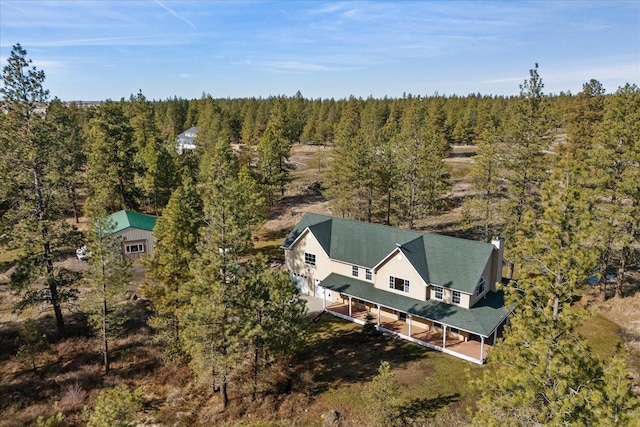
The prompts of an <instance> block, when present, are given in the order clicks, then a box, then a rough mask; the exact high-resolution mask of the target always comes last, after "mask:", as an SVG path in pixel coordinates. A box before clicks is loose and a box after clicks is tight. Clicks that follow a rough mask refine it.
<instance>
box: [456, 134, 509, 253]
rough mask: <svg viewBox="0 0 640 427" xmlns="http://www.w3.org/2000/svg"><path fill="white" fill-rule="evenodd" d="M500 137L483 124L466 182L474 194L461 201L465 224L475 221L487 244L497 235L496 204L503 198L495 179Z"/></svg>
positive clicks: (498, 210) (498, 206)
mask: <svg viewBox="0 0 640 427" xmlns="http://www.w3.org/2000/svg"><path fill="white" fill-rule="evenodd" d="M500 144H502V135H501V133H500V130H499V129H498V128H497V127H496V126H495V125H494V124H493V123H490V124H487V127H486V128H485V129H484V130H483V131H482V133H481V134H480V136H479V137H478V139H476V147H477V148H476V150H477V154H476V156H474V157H473V160H474V162H473V164H472V165H471V170H470V171H469V175H468V177H467V179H468V180H469V184H470V186H471V188H472V189H473V190H474V191H475V192H476V194H475V195H474V196H472V197H471V198H469V199H467V200H465V202H464V206H463V211H464V215H465V217H466V220H467V221H471V222H473V221H478V222H479V223H480V224H481V226H482V228H483V234H484V236H483V237H484V240H485V241H487V242H488V241H489V240H490V239H491V238H492V237H494V236H495V235H497V234H498V227H499V225H500V223H501V218H500V203H501V201H502V199H503V197H504V192H505V188H504V185H503V184H502V182H501V181H500V178H499V173H500V167H501V158H500V155H499V153H501V152H502V151H501V147H500Z"/></svg>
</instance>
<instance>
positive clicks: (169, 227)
mask: <svg viewBox="0 0 640 427" xmlns="http://www.w3.org/2000/svg"><path fill="white" fill-rule="evenodd" d="M201 205H202V201H201V199H200V196H199V195H198V193H197V190H196V184H195V181H194V180H193V178H192V177H191V176H190V175H189V174H184V175H183V178H182V185H181V186H180V187H178V188H177V189H176V190H175V191H174V192H173V194H172V195H171V198H170V199H169V203H168V204H167V207H166V208H165V209H164V212H163V215H162V216H161V217H160V218H158V222H157V224H156V226H155V228H154V230H153V234H154V236H155V238H156V243H155V250H154V256H153V257H152V258H149V259H148V260H147V261H146V264H147V277H148V278H149V279H151V283H147V284H145V285H144V286H143V288H142V292H143V293H144V295H145V297H146V298H148V299H149V300H150V301H151V303H152V305H153V309H154V314H153V316H152V317H151V318H150V320H149V323H150V325H151V326H153V327H154V328H156V330H157V331H158V332H157V336H158V339H159V341H160V342H162V343H163V345H164V347H165V354H166V356H167V357H168V358H174V357H177V356H178V355H179V354H180V352H181V351H182V350H181V344H180V330H181V327H180V324H179V322H178V314H179V312H180V311H181V309H183V308H184V306H185V304H187V302H188V301H187V300H186V298H185V292H184V285H185V283H186V282H188V281H190V280H191V279H192V278H193V276H192V271H191V268H190V267H191V263H192V261H193V259H195V258H197V257H198V252H197V242H198V236H199V231H200V227H201V226H202V222H203V218H202V206H201Z"/></svg>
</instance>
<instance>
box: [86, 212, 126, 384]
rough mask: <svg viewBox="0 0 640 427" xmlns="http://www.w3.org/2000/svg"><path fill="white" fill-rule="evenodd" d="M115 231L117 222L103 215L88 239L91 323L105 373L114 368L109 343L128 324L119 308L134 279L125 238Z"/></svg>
mask: <svg viewBox="0 0 640 427" xmlns="http://www.w3.org/2000/svg"><path fill="white" fill-rule="evenodd" d="M114 228H115V224H114V222H113V220H111V219H110V218H109V217H107V216H104V215H101V216H99V217H98V218H97V219H94V220H93V223H92V225H91V228H90V230H89V239H88V246H89V248H91V256H90V257H89V272H88V281H89V285H90V286H91V288H92V290H91V293H90V296H89V299H88V301H87V309H88V311H89V323H90V324H91V326H92V327H93V329H94V331H95V332H96V334H98V335H99V336H100V342H101V348H102V355H103V360H104V370H105V372H109V370H110V368H111V366H110V362H111V359H110V351H109V341H110V339H112V337H113V336H114V335H115V334H117V333H118V331H119V326H120V325H121V324H122V322H123V321H124V317H123V314H122V311H121V310H119V308H120V305H119V304H120V303H121V302H122V301H121V299H122V298H123V297H122V296H123V295H124V291H125V286H126V284H127V282H128V280H129V277H130V275H129V273H128V271H129V266H130V262H129V261H127V260H125V259H124V258H123V256H122V237H120V236H117V235H115V234H113V230H114Z"/></svg>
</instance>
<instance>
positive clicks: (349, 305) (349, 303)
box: [349, 295, 353, 317]
mask: <svg viewBox="0 0 640 427" xmlns="http://www.w3.org/2000/svg"><path fill="white" fill-rule="evenodd" d="M349 317H353V316H352V315H351V295H349Z"/></svg>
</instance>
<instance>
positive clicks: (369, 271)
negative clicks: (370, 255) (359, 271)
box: [364, 268, 373, 280]
mask: <svg viewBox="0 0 640 427" xmlns="http://www.w3.org/2000/svg"><path fill="white" fill-rule="evenodd" d="M364 278H365V279H367V280H371V279H372V278H373V275H372V274H371V270H369V269H368V268H367V269H365V270H364Z"/></svg>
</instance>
